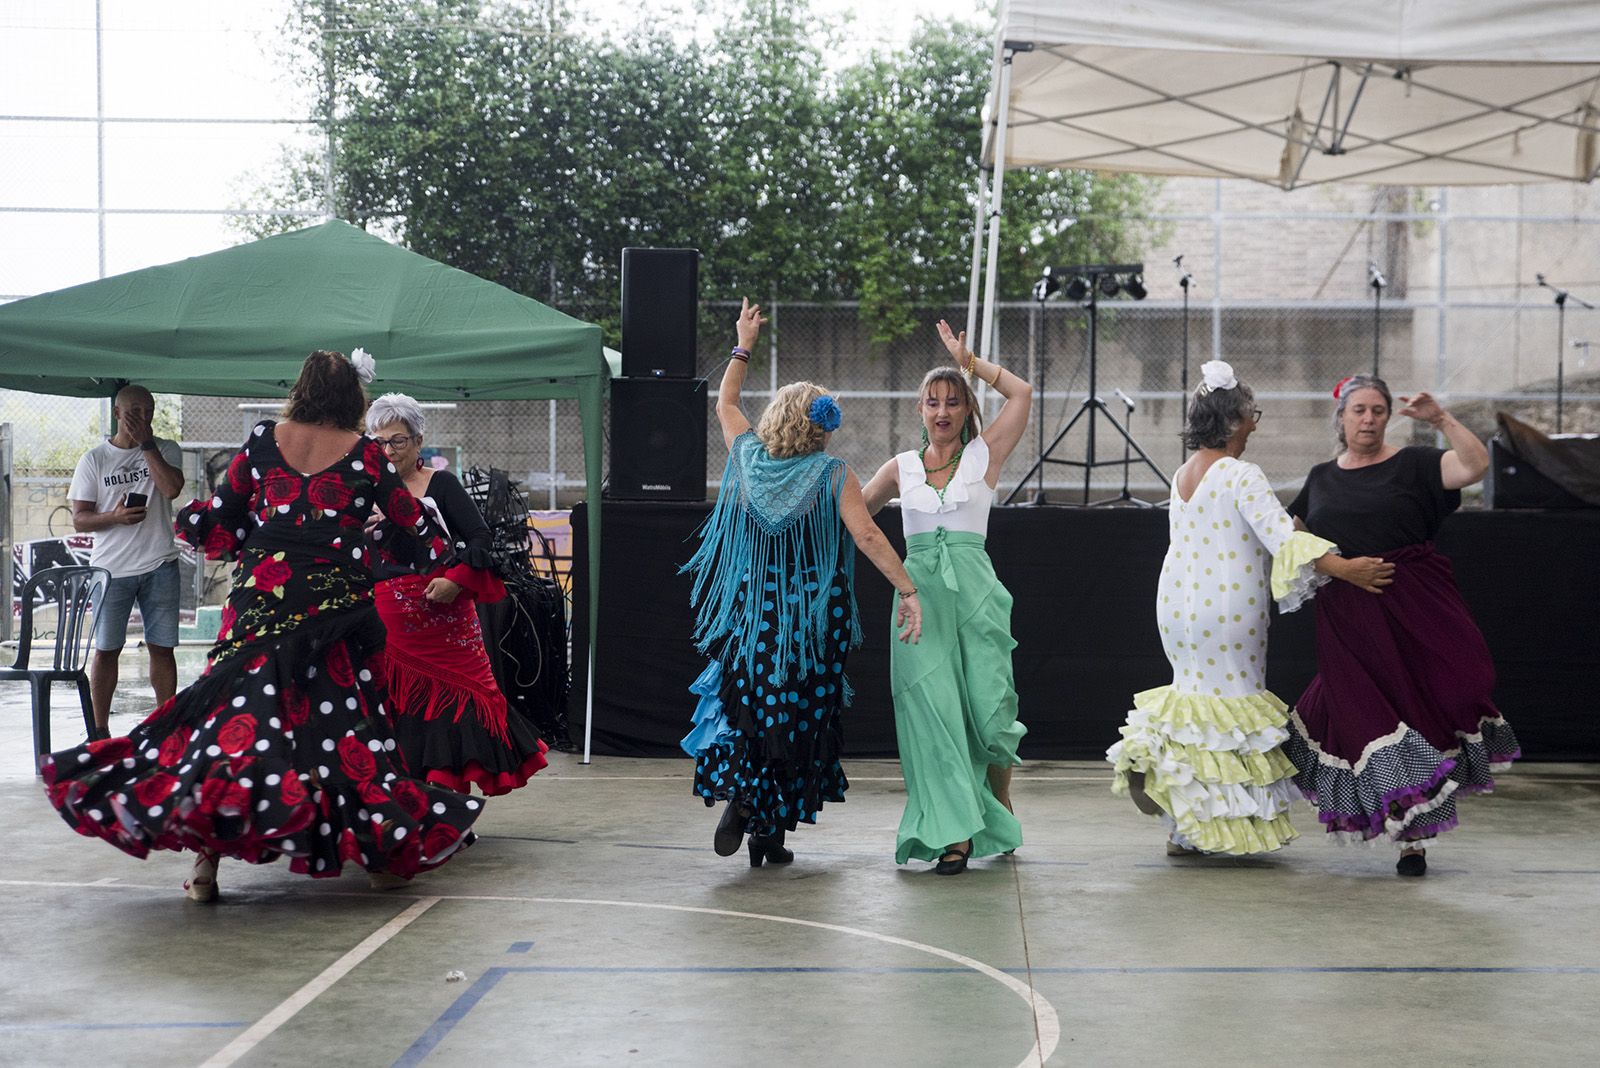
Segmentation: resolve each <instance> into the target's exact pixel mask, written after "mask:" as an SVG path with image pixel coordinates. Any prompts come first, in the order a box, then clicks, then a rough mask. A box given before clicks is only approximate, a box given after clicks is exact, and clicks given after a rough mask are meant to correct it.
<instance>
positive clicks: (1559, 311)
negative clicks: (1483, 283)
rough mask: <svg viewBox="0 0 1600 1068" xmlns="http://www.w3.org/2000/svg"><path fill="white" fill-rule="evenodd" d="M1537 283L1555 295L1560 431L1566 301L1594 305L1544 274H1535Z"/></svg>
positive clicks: (1565, 363) (1558, 421)
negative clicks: (1559, 287) (1551, 281)
mask: <svg viewBox="0 0 1600 1068" xmlns="http://www.w3.org/2000/svg"><path fill="white" fill-rule="evenodd" d="M1534 277H1535V278H1537V279H1538V281H1539V285H1541V286H1543V287H1544V288H1545V289H1548V290H1550V291H1551V292H1552V293H1554V294H1555V295H1556V433H1557V434H1559V433H1561V409H1562V407H1563V406H1564V405H1565V403H1566V397H1565V392H1566V390H1565V383H1564V380H1565V378H1566V369H1567V301H1568V300H1569V299H1570V300H1575V301H1577V302H1578V303H1579V304H1580V305H1582V306H1583V307H1585V308H1588V309H1589V310H1590V311H1594V310H1595V308H1594V305H1593V304H1590V303H1589V302H1588V301H1586V300H1584V299H1583V298H1582V297H1576V296H1573V295H1572V294H1571V293H1568V292H1567V291H1566V290H1565V289H1557V288H1556V287H1555V286H1553V285H1551V284H1550V283H1549V282H1546V281H1545V280H1544V275H1542V274H1540V275H1535V276H1534Z"/></svg>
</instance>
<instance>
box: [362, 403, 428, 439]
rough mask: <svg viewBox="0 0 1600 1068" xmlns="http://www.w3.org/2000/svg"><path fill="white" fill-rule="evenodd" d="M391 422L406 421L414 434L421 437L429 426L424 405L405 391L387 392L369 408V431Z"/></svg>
mask: <svg viewBox="0 0 1600 1068" xmlns="http://www.w3.org/2000/svg"><path fill="white" fill-rule="evenodd" d="M390 423H404V424H405V425H406V426H407V427H408V428H409V429H410V431H411V432H412V433H413V434H415V435H417V436H418V437H421V436H422V434H423V432H424V431H425V430H426V428H427V425H428V417H427V416H425V415H423V414H422V405H420V404H418V403H417V402H416V400H415V398H412V397H408V396H406V395H405V394H404V393H385V394H384V395H383V396H381V397H379V398H378V399H377V400H375V401H373V402H372V406H371V407H370V408H368V409H367V433H369V434H371V433H373V432H374V431H376V430H377V429H378V428H379V427H380V426H388V425H389V424H390Z"/></svg>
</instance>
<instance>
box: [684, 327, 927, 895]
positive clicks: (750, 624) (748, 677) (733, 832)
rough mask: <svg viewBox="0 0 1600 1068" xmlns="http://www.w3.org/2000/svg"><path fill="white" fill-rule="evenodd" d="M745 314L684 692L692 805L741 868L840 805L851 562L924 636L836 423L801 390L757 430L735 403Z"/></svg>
mask: <svg viewBox="0 0 1600 1068" xmlns="http://www.w3.org/2000/svg"><path fill="white" fill-rule="evenodd" d="M765 322H766V320H765V319H763V318H762V317H761V309H760V308H759V307H758V306H756V305H752V304H750V303H749V301H745V302H744V308H743V310H742V311H741V312H740V315H739V323H738V331H739V345H738V347H737V348H735V349H734V350H733V359H732V361H731V362H730V363H729V364H728V369H727V372H726V373H725V374H724V375H723V378H722V387H721V389H720V391H719V393H718V396H717V420H718V422H720V423H721V424H722V436H723V441H724V442H725V443H726V444H727V446H728V463H727V467H726V468H725V469H724V471H723V475H722V489H721V490H720V491H719V492H718V494H717V506H716V509H715V510H714V511H713V512H712V514H711V517H710V518H709V519H708V520H706V523H705V525H704V526H703V527H702V528H701V530H700V546H699V548H698V549H697V550H696V552H695V554H694V556H693V557H692V558H691V559H690V560H689V562H688V563H687V564H686V565H685V567H684V570H686V571H689V572H692V573H693V575H694V578H695V581H694V600H695V603H696V604H697V605H698V606H699V614H698V618H697V622H696V627H695V639H696V643H697V645H698V647H699V648H700V650H701V651H702V652H704V653H705V654H706V655H707V657H708V658H709V660H710V663H709V664H707V666H706V670H705V671H704V672H702V673H701V675H700V677H699V678H698V679H696V680H695V683H694V685H693V686H691V687H690V692H692V693H694V694H696V695H698V697H699V702H698V705H697V707H696V709H695V712H694V726H693V729H692V730H691V731H690V732H689V735H688V737H686V738H684V739H683V741H682V743H680V744H681V745H682V747H683V749H684V751H685V752H687V753H688V754H689V755H690V756H692V757H694V760H695V780H694V792H695V793H696V794H697V795H698V796H700V797H701V798H703V799H704V800H705V803H706V804H707V805H715V804H716V803H717V802H718V801H726V802H727V807H726V808H725V809H724V810H723V814H722V817H721V819H720V821H719V822H718V824H717V829H716V833H715V834H714V835H713V836H712V845H713V848H714V849H715V850H716V851H717V853H718V854H719V855H720V856H725V857H726V856H732V855H733V854H734V853H737V852H738V851H739V847H740V846H741V845H743V844H745V835H746V834H748V835H749V843H748V848H749V851H750V863H751V865H752V866H753V867H758V868H759V867H760V866H761V865H762V864H763V863H773V864H786V863H788V862H789V861H792V860H793V859H794V853H793V851H791V850H790V849H788V848H787V847H786V846H785V845H784V839H785V837H786V835H787V833H788V832H789V831H792V830H794V829H795V828H796V827H797V826H798V825H799V824H801V823H815V822H816V821H817V813H818V812H819V811H821V809H822V806H823V803H824V802H829V801H832V802H840V801H843V800H844V792H845V790H846V789H847V788H848V786H849V783H848V782H847V781H846V779H845V774H844V768H843V767H842V766H841V765H840V763H839V753H840V748H841V745H842V741H843V732H842V727H841V724H840V718H841V714H842V712H843V710H844V708H845V706H846V705H848V704H849V702H850V684H849V683H848V682H847V681H846V680H845V674H844V669H845V662H846V660H847V658H848V655H849V652H850V648H851V646H853V645H857V644H860V641H861V628H860V626H859V624H858V623H857V620H856V604H855V590H854V580H855V554H856V549H857V548H860V550H861V552H862V553H863V554H865V555H866V557H867V559H869V560H871V561H872V563H873V565H874V566H876V567H877V568H878V569H879V570H880V571H881V572H883V574H884V576H885V577H886V578H888V579H889V581H890V582H892V583H894V585H895V587H896V588H897V589H899V590H900V593H901V600H900V610H899V612H898V619H897V624H898V625H901V626H904V627H905V630H904V631H903V632H902V634H901V639H902V640H904V641H915V640H916V639H917V638H918V637H919V636H920V635H921V632H922V606H921V602H920V601H919V600H918V599H917V591H916V588H915V587H914V586H913V585H912V584H911V576H909V575H908V574H906V569H905V567H904V566H903V565H902V564H901V562H900V558H899V557H898V556H896V555H895V553H894V550H893V549H892V548H890V546H889V543H888V540H887V539H885V538H884V536H883V534H882V532H881V531H879V530H878V527H877V524H875V523H874V522H873V521H872V517H871V516H870V515H868V514H867V507H866V504H865V503H864V502H863V501H862V498H861V484H860V482H858V481H857V480H856V476H855V475H854V474H852V473H851V472H850V470H849V469H848V468H847V467H846V466H845V464H844V462H843V461H842V460H839V459H836V458H834V457H831V456H829V455H828V453H827V451H826V450H827V445H828V440H829V435H830V434H831V433H832V432H833V431H834V430H835V429H837V428H838V426H839V422H840V418H841V416H840V412H839V408H838V406H837V405H836V404H835V402H834V400H833V398H832V397H830V396H828V395H827V394H826V393H825V392H824V391H823V389H822V387H820V386H818V385H816V384H814V383H811V382H793V383H790V384H789V385H787V386H784V387H783V388H782V389H780V390H778V392H777V395H776V396H774V397H773V399H772V402H771V403H770V404H769V405H768V406H767V410H766V411H765V412H764V413H763V414H762V416H761V419H760V423H759V425H758V426H757V427H756V428H755V429H751V427H750V421H749V420H748V419H746V418H745V417H744V413H743V412H742V411H741V410H740V408H739V393H740V388H741V386H742V385H743V383H744V376H745V371H746V369H747V368H748V361H749V359H750V348H751V346H752V345H754V344H755V342H756V338H757V336H758V335H759V333H760V329H761V324H763V323H765Z"/></svg>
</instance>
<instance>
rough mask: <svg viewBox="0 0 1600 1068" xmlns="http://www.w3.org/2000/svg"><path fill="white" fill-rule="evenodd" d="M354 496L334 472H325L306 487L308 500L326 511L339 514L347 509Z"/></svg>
mask: <svg viewBox="0 0 1600 1068" xmlns="http://www.w3.org/2000/svg"><path fill="white" fill-rule="evenodd" d="M353 496H354V494H352V493H351V492H350V487H349V486H346V485H345V484H344V482H343V480H341V479H340V478H339V476H338V475H336V474H334V473H333V472H332V471H324V472H323V473H322V474H320V475H318V476H316V477H315V478H313V479H312V480H311V482H310V484H309V485H307V486H306V500H308V501H310V502H311V503H312V505H313V506H314V507H317V508H321V509H323V510H324V511H330V512H337V511H338V510H339V509H341V508H344V507H346V506H347V505H348V504H349V503H350V499H351V497H353Z"/></svg>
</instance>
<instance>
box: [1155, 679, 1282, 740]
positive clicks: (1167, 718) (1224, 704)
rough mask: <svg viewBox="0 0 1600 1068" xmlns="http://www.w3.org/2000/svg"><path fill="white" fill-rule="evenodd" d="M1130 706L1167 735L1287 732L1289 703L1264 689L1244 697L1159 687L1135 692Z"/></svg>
mask: <svg viewBox="0 0 1600 1068" xmlns="http://www.w3.org/2000/svg"><path fill="white" fill-rule="evenodd" d="M1133 707H1134V711H1135V712H1142V713H1144V714H1145V715H1147V716H1148V717H1149V722H1150V724H1151V726H1153V727H1155V728H1157V729H1159V730H1160V731H1161V733H1162V734H1165V735H1166V736H1168V737H1181V736H1185V735H1205V734H1218V735H1230V736H1236V737H1238V738H1241V739H1242V738H1245V737H1248V736H1249V735H1252V734H1275V733H1278V732H1285V733H1286V726H1285V725H1286V724H1287V723H1288V721H1289V706H1288V705H1285V704H1284V703H1283V702H1282V701H1280V700H1278V698H1277V696H1276V695H1275V694H1272V693H1270V692H1268V691H1266V690H1262V691H1261V692H1260V693H1253V694H1249V695H1248V696H1245V697H1213V696H1211V695H1209V694H1199V693H1180V692H1179V691H1177V690H1175V689H1174V688H1172V687H1171V686H1158V687H1156V688H1155V689H1153V690H1145V691H1143V692H1142V693H1136V694H1134V695H1133ZM1124 733H1126V729H1124Z"/></svg>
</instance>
